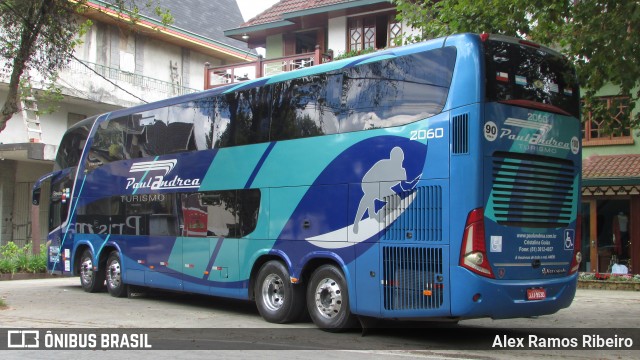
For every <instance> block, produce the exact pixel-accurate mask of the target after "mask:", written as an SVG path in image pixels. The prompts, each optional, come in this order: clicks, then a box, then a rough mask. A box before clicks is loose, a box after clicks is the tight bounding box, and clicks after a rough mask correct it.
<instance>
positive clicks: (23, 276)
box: [0, 273, 58, 281]
mask: <svg viewBox="0 0 640 360" xmlns="http://www.w3.org/2000/svg"><path fill="white" fill-rule="evenodd" d="M56 277H58V275H52V274H49V273H13V274H0V281H8V280H32V279H52V278H56Z"/></svg>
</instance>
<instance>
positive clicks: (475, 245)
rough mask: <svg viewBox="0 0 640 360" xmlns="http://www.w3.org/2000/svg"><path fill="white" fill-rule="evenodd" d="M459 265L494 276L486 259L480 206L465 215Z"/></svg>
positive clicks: (484, 274)
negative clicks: (465, 221)
mask: <svg viewBox="0 0 640 360" xmlns="http://www.w3.org/2000/svg"><path fill="white" fill-rule="evenodd" d="M460 266H462V267H464V268H467V269H469V270H471V271H473V272H474V273H476V274H479V275H482V276H486V277H490V278H493V277H494V275H493V271H492V270H491V266H490V265H489V260H488V259H487V247H486V245H485V237H484V210H483V209H482V208H478V209H475V210H472V211H471V212H470V213H469V215H468V216H467V223H466V225H465V228H464V235H463V238H462V248H461V251H460Z"/></svg>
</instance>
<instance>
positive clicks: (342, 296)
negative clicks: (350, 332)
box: [307, 265, 357, 332]
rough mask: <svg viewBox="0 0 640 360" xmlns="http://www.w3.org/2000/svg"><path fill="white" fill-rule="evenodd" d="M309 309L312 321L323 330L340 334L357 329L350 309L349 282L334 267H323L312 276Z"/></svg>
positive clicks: (308, 301) (308, 292) (309, 288)
mask: <svg viewBox="0 0 640 360" xmlns="http://www.w3.org/2000/svg"><path fill="white" fill-rule="evenodd" d="M307 308H308V310H309V315H310V316H311V320H313V322H314V323H315V324H316V325H317V326H318V327H319V328H321V329H322V330H326V331H330V332H340V331H344V330H347V329H352V328H355V327H357V319H356V317H355V316H354V315H353V314H351V310H350V308H349V291H348V289H347V281H346V280H345V278H344V275H343V274H342V271H341V270H340V269H338V268H337V267H335V266H333V265H323V266H321V267H319V268H318V269H316V271H314V272H313V274H312V275H311V280H310V282H309V286H308V287H307Z"/></svg>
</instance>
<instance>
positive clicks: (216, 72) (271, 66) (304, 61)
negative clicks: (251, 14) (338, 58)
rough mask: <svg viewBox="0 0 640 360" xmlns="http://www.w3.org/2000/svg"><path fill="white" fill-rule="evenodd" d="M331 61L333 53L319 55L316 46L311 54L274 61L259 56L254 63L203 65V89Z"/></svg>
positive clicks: (318, 47)
mask: <svg viewBox="0 0 640 360" xmlns="http://www.w3.org/2000/svg"><path fill="white" fill-rule="evenodd" d="M332 60H333V53H328V54H324V53H321V52H320V46H318V45H316V49H315V51H313V52H310V53H304V54H296V55H292V56H283V57H279V58H274V59H266V60H265V59H263V58H262V56H260V57H258V60H256V61H250V62H244V63H238V64H231V65H222V66H214V67H212V66H210V64H209V63H205V70H204V71H205V72H204V88H205V89H211V88H215V87H218V86H222V85H228V84H233V83H238V82H242V81H246V80H252V79H257V78H261V77H263V76H270V75H275V74H279V73H283V72H287V71H293V70H298V69H302V68H305V67H309V66H313V65H318V64H323V63H326V62H330V61H332Z"/></svg>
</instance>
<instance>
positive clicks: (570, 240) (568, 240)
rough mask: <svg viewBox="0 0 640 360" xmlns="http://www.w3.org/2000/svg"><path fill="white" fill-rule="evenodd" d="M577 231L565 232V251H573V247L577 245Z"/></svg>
mask: <svg viewBox="0 0 640 360" xmlns="http://www.w3.org/2000/svg"><path fill="white" fill-rule="evenodd" d="M575 234H576V233H575V231H574V230H571V229H567V230H565V231H564V237H563V239H564V249H565V250H573V246H574V243H575Z"/></svg>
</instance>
